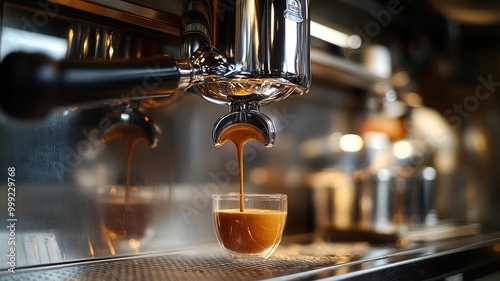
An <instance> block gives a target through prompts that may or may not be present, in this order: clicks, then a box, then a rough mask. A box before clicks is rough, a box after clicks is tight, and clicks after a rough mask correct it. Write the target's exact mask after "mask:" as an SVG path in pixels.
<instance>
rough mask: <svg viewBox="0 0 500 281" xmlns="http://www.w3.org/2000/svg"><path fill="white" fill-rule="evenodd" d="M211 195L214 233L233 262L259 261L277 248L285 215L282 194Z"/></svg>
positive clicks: (285, 204)
mask: <svg viewBox="0 0 500 281" xmlns="http://www.w3.org/2000/svg"><path fill="white" fill-rule="evenodd" d="M242 197H243V198H242V201H240V195H239V194H214V195H213V196H212V199H213V202H212V203H213V204H212V211H213V218H214V225H215V232H216V234H217V239H218V241H219V244H220V246H221V247H222V249H224V251H226V252H227V253H228V254H229V255H230V256H231V257H232V258H233V260H237V261H258V260H264V259H267V258H269V257H270V256H271V255H272V254H273V253H274V251H275V250H276V248H278V246H279V244H280V241H281V237H282V236H283V229H284V228H285V222H286V216H287V196H286V195H284V194H245V195H243V196H242Z"/></svg>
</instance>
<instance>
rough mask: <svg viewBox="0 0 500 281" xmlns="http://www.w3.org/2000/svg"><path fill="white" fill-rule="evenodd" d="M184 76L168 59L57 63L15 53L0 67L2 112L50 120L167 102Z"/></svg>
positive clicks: (69, 61) (43, 57) (169, 58)
mask: <svg viewBox="0 0 500 281" xmlns="http://www.w3.org/2000/svg"><path fill="white" fill-rule="evenodd" d="M180 80H181V71H180V68H179V65H178V63H177V61H176V60H175V59H173V58H172V57H171V56H168V55H161V56H155V57H151V58H140V59H127V60H125V59H123V60H110V61H97V60H96V61H82V60H73V61H71V60H63V61H55V60H53V59H51V58H49V57H48V56H45V55H42V54H29V53H23V52H14V53H11V54H9V55H8V56H6V57H5V58H4V59H3V61H2V62H1V64H0V90H1V92H0V107H1V108H2V111H4V112H5V113H7V114H9V115H11V116H13V117H17V118H21V119H36V118H41V117H44V116H46V115H47V114H48V113H49V112H50V111H51V110H52V109H53V108H55V107H58V106H68V105H74V104H82V103H91V102H102V101H113V100H133V99H141V98H151V97H165V96H168V95H171V94H172V93H173V92H174V91H175V90H176V89H178V88H179V83H180Z"/></svg>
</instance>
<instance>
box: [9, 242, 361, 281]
mask: <svg viewBox="0 0 500 281" xmlns="http://www.w3.org/2000/svg"><path fill="white" fill-rule="evenodd" d="M368 249H369V248H368V246H367V245H366V244H357V245H352V244H349V245H347V244H345V245H340V244H339V245H336V246H334V245H333V244H326V243H325V244H317V243H315V244H310V245H309V246H305V245H299V244H291V245H286V246H283V245H282V246H280V248H278V250H277V251H276V252H275V254H274V255H273V256H272V257H271V258H269V259H268V260H266V261H261V262H246V263H241V262H233V261H231V260H230V259H229V258H228V257H227V256H226V254H225V253H224V252H222V250H221V249H220V248H219V247H218V245H214V246H210V247H204V248H202V249H198V250H190V251H183V252H177V253H168V254H163V255H154V256H141V257H131V258H117V259H108V260H101V261H93V262H81V263H76V264H75V263H73V264H71V265H59V266H51V267H42V268H33V269H24V270H19V271H17V272H16V273H15V274H9V275H6V276H3V277H5V278H0V279H2V280H20V281H21V280H22V281H29V280H33V281H35V280H36V281H40V280H71V281H80V280H93V281H96V280H97V281H100V280H103V281H104V280H106V281H110V280H120V281H122V280H162V281H163V280H204V281H207V280H231V281H234V280H266V279H273V278H279V277H286V276H290V275H293V274H300V273H304V272H310V271H312V270H316V269H321V268H325V267H329V266H334V265H339V264H345V263H347V262H349V261H352V260H355V259H359V258H360V257H361V254H362V253H361V252H363V251H367V250H368ZM355 251H358V252H360V253H359V254H356V253H354V252H355ZM346 252H349V253H346ZM339 253H344V254H339Z"/></svg>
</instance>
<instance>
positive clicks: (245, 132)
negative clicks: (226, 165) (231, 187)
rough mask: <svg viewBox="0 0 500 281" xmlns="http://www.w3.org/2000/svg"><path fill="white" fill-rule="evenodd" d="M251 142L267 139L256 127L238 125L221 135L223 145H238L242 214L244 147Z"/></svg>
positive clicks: (243, 205) (241, 210) (242, 207)
mask: <svg viewBox="0 0 500 281" xmlns="http://www.w3.org/2000/svg"><path fill="white" fill-rule="evenodd" d="M251 140H258V141H260V142H261V143H263V144H264V143H265V142H266V139H265V137H264V135H263V134H262V133H261V132H260V131H259V129H257V128H256V127H254V126H252V125H249V124H243V123H237V124H233V125H231V126H229V127H228V128H226V129H225V130H224V131H223V132H222V133H221V135H220V141H221V144H223V143H225V142H226V141H232V142H233V143H234V144H235V145H236V150H237V152H238V167H239V172H240V212H244V211H245V204H244V202H243V196H244V191H243V146H244V145H245V143H247V142H248V141H251Z"/></svg>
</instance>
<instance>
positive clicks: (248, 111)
mask: <svg viewBox="0 0 500 281" xmlns="http://www.w3.org/2000/svg"><path fill="white" fill-rule="evenodd" d="M235 124H248V125H252V126H253V127H255V129H257V130H258V131H259V132H260V133H261V134H262V136H263V137H264V140H265V142H264V143H263V144H264V145H265V146H266V147H271V146H273V145H274V140H275V138H276V128H275V126H274V123H273V121H272V120H271V118H269V117H268V116H267V115H265V114H264V113H262V112H260V105H259V104H258V103H255V102H253V103H252V102H250V103H241V102H234V103H232V104H231V105H230V112H229V113H228V114H225V115H223V116H221V117H220V118H219V119H218V120H217V121H216V122H215V124H214V127H213V130H212V140H213V142H214V144H215V146H221V145H222V144H223V141H221V138H220V137H221V134H222V132H224V131H225V130H226V129H227V128H229V127H230V126H232V125H235Z"/></svg>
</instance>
